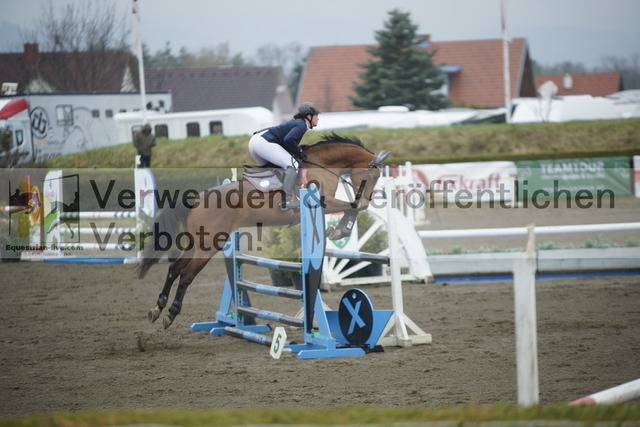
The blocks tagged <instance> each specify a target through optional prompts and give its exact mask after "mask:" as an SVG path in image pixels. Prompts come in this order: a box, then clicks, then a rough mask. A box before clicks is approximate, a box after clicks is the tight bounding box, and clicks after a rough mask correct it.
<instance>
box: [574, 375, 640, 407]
mask: <svg viewBox="0 0 640 427" xmlns="http://www.w3.org/2000/svg"><path fill="white" fill-rule="evenodd" d="M637 397H640V378H638V379H637V380H633V381H630V382H628V383H624V384H620V385H619V386H615V387H611V388H608V389H606V390H603V391H599V392H597V393H594V394H591V395H589V396H586V397H582V398H580V399H578V400H574V401H573V402H571V403H570V405H611V404H614V403H622V402H626V401H628V400H631V399H635V398H637Z"/></svg>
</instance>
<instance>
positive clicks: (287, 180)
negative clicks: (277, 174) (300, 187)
mask: <svg viewBox="0 0 640 427" xmlns="http://www.w3.org/2000/svg"><path fill="white" fill-rule="evenodd" d="M297 177H298V171H297V170H296V169H295V168H292V167H289V168H287V169H285V171H284V179H283V180H282V181H283V182H282V190H283V191H284V197H283V199H282V205H280V209H282V210H283V211H286V210H288V209H299V208H300V203H299V202H296V201H293V192H294V191H295V188H296V178H297Z"/></svg>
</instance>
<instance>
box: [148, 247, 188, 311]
mask: <svg viewBox="0 0 640 427" xmlns="http://www.w3.org/2000/svg"><path fill="white" fill-rule="evenodd" d="M188 263H189V259H185V258H178V259H177V260H176V261H174V262H172V263H171V265H170V266H169V270H168V271H167V277H166V278H165V281H164V286H163V287H162V292H160V295H159V296H158V301H157V302H156V306H155V307H154V308H153V309H152V310H150V311H149V321H150V322H151V323H153V322H155V321H156V320H158V318H159V317H160V313H162V309H163V308H165V307H166V306H167V301H169V292H171V286H172V285H173V282H174V281H175V280H176V279H177V278H178V276H180V272H181V271H182V270H183V269H184V267H185V266H186V265H187V264H188Z"/></svg>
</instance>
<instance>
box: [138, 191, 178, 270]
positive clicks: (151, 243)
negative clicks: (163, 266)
mask: <svg viewBox="0 0 640 427" xmlns="http://www.w3.org/2000/svg"><path fill="white" fill-rule="evenodd" d="M188 213H189V210H188V209H187V207H185V206H184V204H183V203H179V204H178V205H177V206H175V207H173V208H168V209H164V210H163V211H162V212H160V214H159V215H158V216H157V218H156V220H155V222H154V227H153V230H152V235H151V236H150V237H149V238H148V239H147V240H145V241H144V242H143V245H144V249H143V251H142V259H141V260H140V263H139V264H138V265H137V266H136V272H137V273H138V278H139V279H142V278H143V277H144V276H145V275H146V274H147V272H148V271H149V269H150V268H151V267H152V266H153V265H154V264H157V263H158V262H159V261H160V258H162V256H163V255H164V253H165V252H166V251H168V250H169V249H170V248H172V247H173V244H174V243H175V241H176V236H177V235H178V233H179V232H180V230H181V229H182V228H183V227H184V226H185V224H186V220H187V214H188Z"/></svg>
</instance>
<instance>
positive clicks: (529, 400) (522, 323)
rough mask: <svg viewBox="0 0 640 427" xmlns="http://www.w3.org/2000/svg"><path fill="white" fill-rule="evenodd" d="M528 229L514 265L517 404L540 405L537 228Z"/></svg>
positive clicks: (530, 227)
mask: <svg viewBox="0 0 640 427" xmlns="http://www.w3.org/2000/svg"><path fill="white" fill-rule="evenodd" d="M527 228H528V231H529V238H528V241H527V250H526V252H525V253H524V255H523V256H521V257H517V258H516V259H515V261H514V265H513V291H514V303H515V326H516V365H517V371H518V376H517V378H518V404H519V405H522V406H531V405H536V404H538V401H539V388H538V343H537V327H536V323H537V319H536V276H535V275H536V244H535V230H534V226H533V225H530V226H529V227H527Z"/></svg>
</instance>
